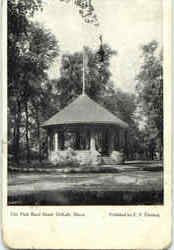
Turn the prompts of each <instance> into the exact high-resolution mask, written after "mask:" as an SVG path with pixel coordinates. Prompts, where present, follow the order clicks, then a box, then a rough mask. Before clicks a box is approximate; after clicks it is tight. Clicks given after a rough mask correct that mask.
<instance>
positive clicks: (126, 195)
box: [8, 190, 163, 205]
mask: <svg viewBox="0 0 174 250" xmlns="http://www.w3.org/2000/svg"><path fill="white" fill-rule="evenodd" d="M160 204H163V191H140V192H138V191H137V192H135V191H133V192H132V191H124V192H123V191H101V190H95V191H89V190H83V191H81V190H64V191H40V192H37V193H32V194H25V195H18V196H13V197H8V205H160Z"/></svg>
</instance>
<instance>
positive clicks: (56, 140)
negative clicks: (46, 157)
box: [54, 132, 58, 151]
mask: <svg viewBox="0 0 174 250" xmlns="http://www.w3.org/2000/svg"><path fill="white" fill-rule="evenodd" d="M54 136H55V151H58V133H57V132H56V133H55V135H54Z"/></svg>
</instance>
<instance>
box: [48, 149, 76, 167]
mask: <svg viewBox="0 0 174 250" xmlns="http://www.w3.org/2000/svg"><path fill="white" fill-rule="evenodd" d="M51 161H52V163H53V164H54V165H58V166H60V167H61V166H62V167H64V166H71V167H77V166H79V163H78V160H77V154H76V152H75V151H74V150H73V149H72V148H68V149H67V150H65V151H58V152H53V153H52V156H51Z"/></svg>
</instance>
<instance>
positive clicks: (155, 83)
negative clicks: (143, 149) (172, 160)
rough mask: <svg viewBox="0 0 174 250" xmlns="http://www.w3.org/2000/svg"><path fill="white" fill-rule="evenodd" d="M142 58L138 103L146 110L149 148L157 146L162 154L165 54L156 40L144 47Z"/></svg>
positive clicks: (138, 79)
mask: <svg viewBox="0 0 174 250" xmlns="http://www.w3.org/2000/svg"><path fill="white" fill-rule="evenodd" d="M142 58H143V62H142V65H141V68H140V72H139V74H138V75H137V81H138V83H137V93H138V104H139V105H140V106H141V108H142V110H143V112H144V115H145V117H146V121H147V125H148V127H146V129H147V128H148V130H149V131H148V132H149V142H151V144H149V150H152V151H153V152H154V151H155V149H156V148H158V149H159V148H160V154H162V148H163V56H162V50H161V51H160V52H159V45H158V43H157V42H156V41H152V42H150V43H149V44H147V45H144V46H143V47H142ZM158 138H159V139H160V140H158ZM159 143H160V145H158V144H159ZM154 144H155V146H154ZM151 158H153V156H151Z"/></svg>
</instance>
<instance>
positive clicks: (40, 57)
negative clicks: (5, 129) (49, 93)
mask: <svg viewBox="0 0 174 250" xmlns="http://www.w3.org/2000/svg"><path fill="white" fill-rule="evenodd" d="M40 8H41V1H40V0H37V1H34V0H26V1H25V0H24V1H21V0H19V1H13V0H12V1H8V99H9V119H11V117H13V118H14V123H13V125H14V127H13V129H14V137H13V138H14V140H13V145H14V146H13V148H14V156H15V160H16V162H17V163H18V161H19V142H20V125H21V119H22V115H23V113H24V114H25V137H26V149H27V160H28V161H29V159H30V157H29V155H30V152H29V135H28V133H29V113H31V112H30V111H29V108H30V107H31V99H32V98H33V96H34V95H35V94H37V92H38V91H37V89H39V88H42V86H41V85H42V83H43V82H44V81H45V80H46V79H47V73H46V71H47V70H48V68H49V67H50V65H51V63H52V61H53V59H54V58H55V57H56V56H57V55H58V45H57V41H56V39H55V37H54V36H53V35H52V34H51V33H50V32H49V31H48V30H45V29H44V28H43V27H42V26H40V25H38V24H33V23H32V22H31V21H29V17H31V16H33V15H34V12H35V11H37V10H38V9H40ZM35 96H36V95H35ZM12 104H13V105H12Z"/></svg>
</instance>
